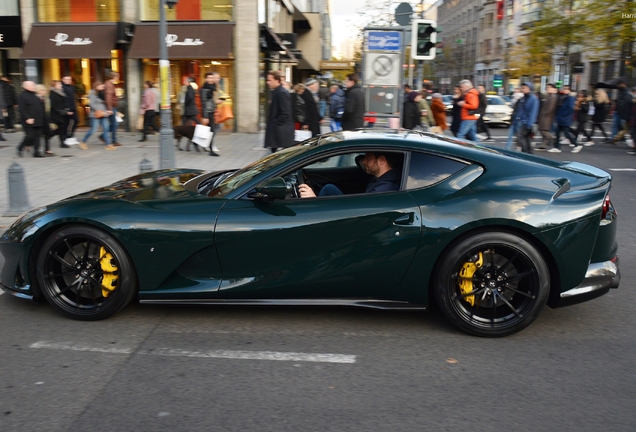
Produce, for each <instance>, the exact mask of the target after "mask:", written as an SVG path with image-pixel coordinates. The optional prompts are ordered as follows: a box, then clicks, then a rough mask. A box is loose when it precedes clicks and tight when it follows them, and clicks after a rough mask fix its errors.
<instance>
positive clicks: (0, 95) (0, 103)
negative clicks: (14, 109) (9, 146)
mask: <svg viewBox="0 0 636 432" xmlns="http://www.w3.org/2000/svg"><path fill="white" fill-rule="evenodd" d="M1 90H2V89H0V124H1V125H2V126H4V125H5V124H6V122H7V116H8V114H7V105H6V103H5V101H4V92H3V91H1ZM5 130H6V128H5ZM6 140H7V139H6V138H5V137H3V136H2V132H0V141H6Z"/></svg>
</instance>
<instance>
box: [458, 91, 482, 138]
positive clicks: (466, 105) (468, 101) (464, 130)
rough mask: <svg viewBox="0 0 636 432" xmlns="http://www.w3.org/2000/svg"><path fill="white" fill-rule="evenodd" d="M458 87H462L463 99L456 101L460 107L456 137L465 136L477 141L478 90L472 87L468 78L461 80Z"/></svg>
mask: <svg viewBox="0 0 636 432" xmlns="http://www.w3.org/2000/svg"><path fill="white" fill-rule="evenodd" d="M459 87H460V88H461V89H462V94H463V95H464V100H462V101H459V102H457V105H459V106H460V107H462V111H461V118H462V123H461V125H460V126H459V132H458V133H457V138H467V139H469V140H471V141H477V116H476V115H475V114H477V109H478V108H479V92H478V91H477V90H475V88H474V87H473V83H472V82H471V81H470V80H467V79H465V80H461V81H460V82H459Z"/></svg>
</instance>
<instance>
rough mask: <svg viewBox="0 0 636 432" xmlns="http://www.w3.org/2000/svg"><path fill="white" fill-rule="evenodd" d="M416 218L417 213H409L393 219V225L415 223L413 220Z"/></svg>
mask: <svg viewBox="0 0 636 432" xmlns="http://www.w3.org/2000/svg"><path fill="white" fill-rule="evenodd" d="M414 220H415V213H413V212H411V213H407V214H403V215H402V216H400V217H398V218H397V219H395V220H394V221H393V225H413V221H414Z"/></svg>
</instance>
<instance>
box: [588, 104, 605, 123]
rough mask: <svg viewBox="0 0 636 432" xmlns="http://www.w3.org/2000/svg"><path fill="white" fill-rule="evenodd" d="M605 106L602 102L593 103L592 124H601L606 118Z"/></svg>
mask: <svg viewBox="0 0 636 432" xmlns="http://www.w3.org/2000/svg"><path fill="white" fill-rule="evenodd" d="M607 109H608V107H607V104H606V103H603V102H597V101H594V115H593V116H592V122H593V123H603V122H604V121H605V119H606V118H607Z"/></svg>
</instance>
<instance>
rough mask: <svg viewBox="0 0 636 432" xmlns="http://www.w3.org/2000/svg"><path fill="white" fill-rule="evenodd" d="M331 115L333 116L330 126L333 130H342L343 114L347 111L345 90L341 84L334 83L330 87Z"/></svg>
mask: <svg viewBox="0 0 636 432" xmlns="http://www.w3.org/2000/svg"><path fill="white" fill-rule="evenodd" d="M329 91H330V92H331V94H330V96H329V100H330V103H329V117H330V118H331V124H330V128H331V131H332V132H335V131H340V130H342V116H343V115H344V111H345V92H344V90H342V89H341V88H340V86H339V85H337V84H333V85H332V86H331V87H329Z"/></svg>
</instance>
